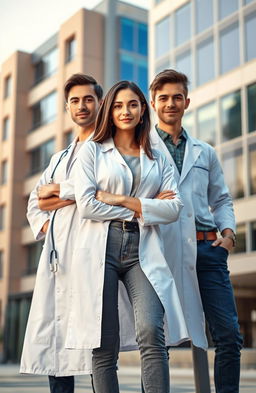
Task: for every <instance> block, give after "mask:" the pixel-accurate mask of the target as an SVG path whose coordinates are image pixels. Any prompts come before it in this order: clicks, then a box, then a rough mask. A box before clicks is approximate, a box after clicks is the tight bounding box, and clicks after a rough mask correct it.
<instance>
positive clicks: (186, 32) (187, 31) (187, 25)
mask: <svg viewBox="0 0 256 393" xmlns="http://www.w3.org/2000/svg"><path fill="white" fill-rule="evenodd" d="M190 37H191V3H190V2H189V3H187V4H186V5H184V6H183V7H181V8H179V9H178V10H177V11H176V12H175V44H176V46H178V45H181V44H183V42H186V41H188V40H189V39H190Z"/></svg>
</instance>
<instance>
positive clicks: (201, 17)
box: [195, 0, 213, 33]
mask: <svg viewBox="0 0 256 393" xmlns="http://www.w3.org/2000/svg"><path fill="white" fill-rule="evenodd" d="M195 3H196V32H197V33H200V32H201V31H203V30H205V29H207V28H208V27H210V26H212V24H213V7H212V0H196V2H195Z"/></svg>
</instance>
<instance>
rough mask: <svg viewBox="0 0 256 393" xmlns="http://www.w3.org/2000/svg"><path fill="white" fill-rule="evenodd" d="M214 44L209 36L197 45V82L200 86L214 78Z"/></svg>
mask: <svg viewBox="0 0 256 393" xmlns="http://www.w3.org/2000/svg"><path fill="white" fill-rule="evenodd" d="M214 60H215V59H214V44H213V39H212V38H209V39H207V40H206V41H204V42H202V43H200V44H199V45H198V47H197V84H198V85H199V86H200V85H202V84H203V83H206V82H208V81H210V80H212V79H214V76H215V72H214Z"/></svg>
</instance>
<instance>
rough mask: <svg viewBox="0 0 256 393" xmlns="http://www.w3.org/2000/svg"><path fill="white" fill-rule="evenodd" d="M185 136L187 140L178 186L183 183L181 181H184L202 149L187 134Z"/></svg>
mask: <svg viewBox="0 0 256 393" xmlns="http://www.w3.org/2000/svg"><path fill="white" fill-rule="evenodd" d="M187 136H188V139H187V142H186V148H185V155H184V160H183V166H182V171H181V176H180V181H179V185H180V184H181V183H182V182H183V180H184V179H185V177H186V176H187V174H188V172H189V171H190V170H191V168H192V167H193V165H194V163H195V161H196V160H197V158H198V156H199V154H200V153H201V151H202V148H201V146H200V145H199V144H198V143H197V141H196V140H195V139H193V138H191V136H189V135H188V134H187Z"/></svg>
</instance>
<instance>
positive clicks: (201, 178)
mask: <svg viewBox="0 0 256 393" xmlns="http://www.w3.org/2000/svg"><path fill="white" fill-rule="evenodd" d="M192 174H193V179H192V180H193V183H192V184H193V192H194V193H195V194H197V195H199V196H206V195H207V189H208V184H209V170H208V169H207V168H205V167H204V166H200V165H194V166H193V168H192Z"/></svg>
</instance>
